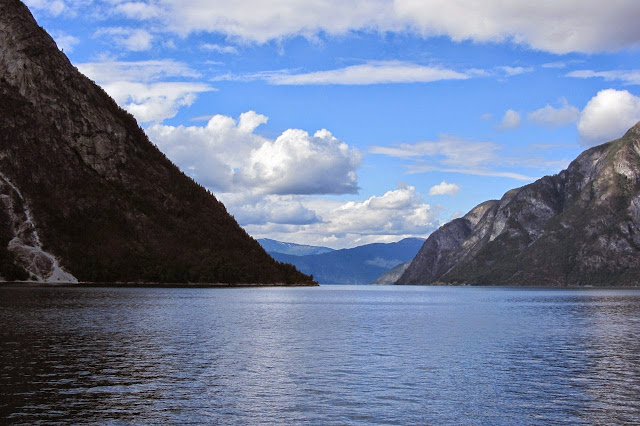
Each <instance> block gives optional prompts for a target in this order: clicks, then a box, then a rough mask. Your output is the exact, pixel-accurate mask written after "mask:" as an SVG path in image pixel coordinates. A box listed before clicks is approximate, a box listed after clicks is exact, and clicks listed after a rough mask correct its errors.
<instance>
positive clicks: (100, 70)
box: [78, 60, 216, 123]
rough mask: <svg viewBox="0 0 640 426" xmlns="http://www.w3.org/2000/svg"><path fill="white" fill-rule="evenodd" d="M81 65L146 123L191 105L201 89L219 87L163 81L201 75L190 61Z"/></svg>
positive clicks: (208, 89) (109, 92) (112, 62)
mask: <svg viewBox="0 0 640 426" xmlns="http://www.w3.org/2000/svg"><path fill="white" fill-rule="evenodd" d="M78 69H79V70H80V72H82V73H83V74H85V75H86V76H87V77H89V78H91V79H93V80H94V81H96V82H97V83H98V84H100V85H101V86H102V88H103V89H104V90H105V91H106V92H107V93H108V94H109V95H110V96H111V97H113V98H114V99H115V101H116V102H117V103H118V105H120V106H121V107H123V108H124V109H126V110H127V111H129V112H130V113H131V114H133V115H134V116H135V117H136V119H137V120H138V121H140V122H142V123H149V122H154V123H159V122H161V121H162V120H165V119H167V118H171V117H174V116H175V115H176V114H177V113H178V111H179V110H180V108H182V107H185V106H191V105H192V104H193V102H194V101H195V99H196V97H197V94H198V93H203V92H210V91H214V90H216V89H214V88H212V87H210V86H209V85H207V84H202V83H196V82H185V81H159V80H163V79H166V78H168V77H189V78H194V77H198V76H199V74H198V73H197V72H195V71H193V70H192V69H190V68H189V67H187V66H186V65H184V64H182V63H180V62H176V61H172V60H153V61H135V62H118V61H104V62H87V63H82V64H78Z"/></svg>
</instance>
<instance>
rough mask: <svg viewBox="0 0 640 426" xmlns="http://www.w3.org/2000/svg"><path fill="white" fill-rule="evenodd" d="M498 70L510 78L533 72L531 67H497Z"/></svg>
mask: <svg viewBox="0 0 640 426" xmlns="http://www.w3.org/2000/svg"><path fill="white" fill-rule="evenodd" d="M498 69H500V70H502V71H503V72H504V73H505V74H506V76H507V77H512V76H514V75H520V74H526V73H529V72H533V67H510V66H503V67H498Z"/></svg>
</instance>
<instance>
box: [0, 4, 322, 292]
mask: <svg viewBox="0 0 640 426" xmlns="http://www.w3.org/2000/svg"><path fill="white" fill-rule="evenodd" d="M0 280H34V281H45V282H50V281H58V282H62V281H64V282H74V281H76V280H77V281H102V282H107V281H127V282H131V281H133V282H149V281H151V282H169V283H172V282H180V283H182V282H199V283H232V284H265V285H267V284H275V283H279V284H300V283H306V284H312V280H311V279H310V277H308V276H306V275H304V274H301V273H300V272H299V271H297V270H296V269H295V268H294V267H292V266H290V265H284V264H281V263H278V262H276V261H274V260H273V259H272V258H271V257H270V256H269V255H267V253H266V252H265V251H264V250H263V249H262V247H260V245H259V244H258V242H256V241H255V240H254V239H253V238H251V237H250V236H249V235H248V234H247V233H246V232H245V231H244V230H243V229H242V228H241V227H240V226H239V225H238V224H237V223H236V221H235V220H234V219H233V218H232V217H231V216H230V215H229V214H228V213H227V211H226V209H225V207H224V206H223V205H222V203H220V202H219V201H218V200H217V199H216V198H215V197H214V196H213V195H212V194H211V193H209V192H208V191H207V190H206V189H205V188H203V187H202V186H200V185H198V184H197V183H195V182H194V181H193V180H192V179H190V178H189V177H187V176H186V175H185V174H183V173H182V172H181V171H180V170H179V169H178V167H176V166H175V165H174V164H172V163H171V162H170V161H169V160H168V159H167V158H166V157H165V155H164V154H163V153H162V152H160V151H159V150H158V148H156V147H155V146H154V145H153V144H152V143H151V142H150V141H149V139H148V138H147V136H146V135H145V134H144V132H143V131H142V129H141V128H140V126H139V125H138V123H137V122H136V120H135V119H134V118H133V116H132V115H131V114H129V113H128V112H126V111H124V110H123V109H121V108H119V107H118V105H117V104H116V103H115V101H114V100H113V99H111V98H110V97H109V96H108V95H107V94H106V93H105V92H104V90H102V89H101V88H100V87H99V86H97V85H96V84H95V83H93V82H92V81H91V80H89V79H88V78H87V77H85V76H84V75H82V74H81V73H80V72H78V70H77V69H76V67H74V66H73V65H72V64H71V62H69V59H67V57H66V56H65V55H64V54H63V53H62V52H61V51H60V50H59V49H58V47H57V46H56V43H55V42H54V40H53V39H52V38H51V37H50V36H49V34H47V33H46V32H45V30H44V29H42V27H40V26H39V25H38V24H37V23H36V21H35V20H34V19H33V16H32V15H31V13H30V12H29V9H28V8H27V7H26V6H25V5H24V4H23V3H22V2H20V1H18V0H2V1H0Z"/></svg>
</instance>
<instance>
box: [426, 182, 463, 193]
mask: <svg viewBox="0 0 640 426" xmlns="http://www.w3.org/2000/svg"><path fill="white" fill-rule="evenodd" d="M458 191H460V187H459V186H458V185H456V184H455V183H447V182H446V181H444V180H443V181H442V182H440V183H439V184H437V185H434V186H432V187H431V188H429V195H456V194H457V193H458Z"/></svg>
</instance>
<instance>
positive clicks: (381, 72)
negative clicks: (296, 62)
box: [214, 61, 475, 85]
mask: <svg viewBox="0 0 640 426" xmlns="http://www.w3.org/2000/svg"><path fill="white" fill-rule="evenodd" d="M472 75H475V74H474V73H462V72H458V71H454V70H451V69H447V68H442V67H438V66H424V65H418V64H414V63H410V62H401V61H377V62H368V63H366V64H361V65H351V66H348V67H345V68H339V69H335V70H327V71H314V72H309V73H298V74H295V73H291V72H290V71H263V72H260V73H255V74H247V75H242V76H234V75H230V74H227V75H222V76H218V77H216V78H214V81H215V80H264V81H266V82H268V83H269V84H273V85H325V84H344V85H365V84H388V83H429V82H433V81H439V80H466V79H468V78H470V77H471V76H472Z"/></svg>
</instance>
